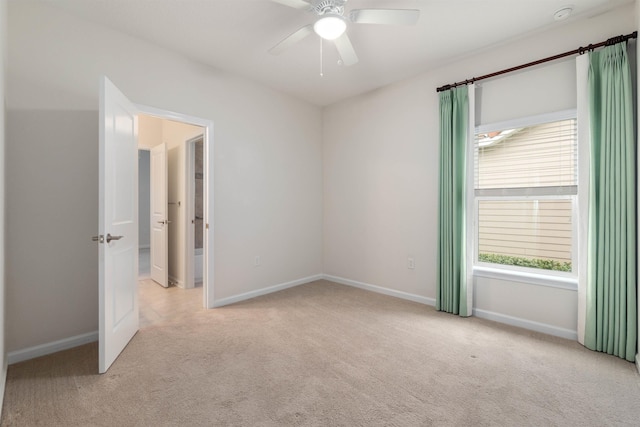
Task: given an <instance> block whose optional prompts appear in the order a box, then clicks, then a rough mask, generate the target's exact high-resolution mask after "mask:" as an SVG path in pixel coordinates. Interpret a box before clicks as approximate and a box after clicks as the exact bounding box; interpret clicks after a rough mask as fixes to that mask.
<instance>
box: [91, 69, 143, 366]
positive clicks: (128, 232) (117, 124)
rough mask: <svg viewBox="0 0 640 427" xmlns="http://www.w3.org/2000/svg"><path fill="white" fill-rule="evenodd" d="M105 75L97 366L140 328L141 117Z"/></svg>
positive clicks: (112, 358) (109, 359)
mask: <svg viewBox="0 0 640 427" xmlns="http://www.w3.org/2000/svg"><path fill="white" fill-rule="evenodd" d="M136 114H137V111H136V108H135V107H134V105H133V104H132V103H131V102H130V101H129V100H128V99H127V98H126V97H125V96H124V95H123V94H122V93H121V92H120V91H119V90H118V88H117V87H115V86H114V85H113V83H111V81H109V79H107V78H106V77H103V78H102V82H101V84H100V132H99V134H100V139H99V175H100V176H99V182H100V195H99V205H100V206H99V233H100V234H99V235H98V236H97V238H96V239H97V240H99V242H100V245H99V247H100V249H99V297H98V299H99V311H100V314H99V316H100V320H99V323H100V331H99V333H100V335H99V371H100V373H104V372H106V371H107V369H109V366H111V364H112V363H113V362H114V361H115V359H116V358H117V357H118V355H119V354H120V352H121V351H122V350H123V349H124V348H125V346H126V345H127V344H128V343H129V341H130V340H131V338H132V337H133V336H134V335H135V333H136V332H137V331H138V179H137V176H138V160H137V159H138V119H137V116H136Z"/></svg>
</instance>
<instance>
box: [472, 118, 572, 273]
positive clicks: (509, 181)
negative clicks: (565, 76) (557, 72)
mask: <svg viewBox="0 0 640 427" xmlns="http://www.w3.org/2000/svg"><path fill="white" fill-rule="evenodd" d="M547 119H548V118H547ZM541 120H542V119H532V120H531V121H530V123H526V122H524V121H522V122H520V123H519V124H518V126H508V127H505V126H495V127H491V126H483V127H481V128H479V129H478V130H477V132H476V138H475V146H474V202H475V203H474V206H475V218H476V221H475V223H476V226H475V231H474V232H475V239H474V240H475V253H476V254H477V255H476V264H480V265H482V264H491V265H492V266H494V267H499V268H505V269H511V270H522V271H532V270H531V269H534V270H533V271H535V272H545V273H548V272H551V271H553V272H555V273H553V274H567V272H568V273H575V272H576V271H577V270H576V268H575V264H576V262H575V260H576V259H577V256H576V255H577V254H576V250H574V247H575V242H576V233H577V232H576V229H577V227H576V226H577V224H576V212H575V211H576V206H577V194H578V156H577V154H578V153H577V151H578V144H577V123H576V119H575V114H570V115H569V114H563V117H561V118H560V119H559V118H558V117H557V116H556V117H554V118H553V119H552V120H546V121H541ZM557 272H560V273H557Z"/></svg>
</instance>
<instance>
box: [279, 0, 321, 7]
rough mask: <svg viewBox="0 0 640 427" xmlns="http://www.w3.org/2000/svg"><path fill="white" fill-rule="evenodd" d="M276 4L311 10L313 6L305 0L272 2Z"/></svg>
mask: <svg viewBox="0 0 640 427" xmlns="http://www.w3.org/2000/svg"><path fill="white" fill-rule="evenodd" d="M271 1H272V2H274V3H280V4H283V5H285V6H289V7H293V8H295V9H310V8H311V5H310V4H309V2H306V1H305V0H271Z"/></svg>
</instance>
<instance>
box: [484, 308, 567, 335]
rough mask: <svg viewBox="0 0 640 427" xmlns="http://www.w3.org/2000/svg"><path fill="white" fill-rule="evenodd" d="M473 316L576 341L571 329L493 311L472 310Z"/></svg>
mask: <svg viewBox="0 0 640 427" xmlns="http://www.w3.org/2000/svg"><path fill="white" fill-rule="evenodd" d="M473 315H474V316H476V317H480V318H482V319H487V320H493V321H494V322H498V323H504V324H506V325H511V326H517V327H519V328H524V329H529V330H531V331H536V332H542V333H543V334H547V335H553V336H556V337H560V338H567V339H570V340H573V341H577V340H578V332H577V331H572V330H571V329H565V328H561V327H559V326H553V325H549V324H547V323H540V322H535V321H533V320H527V319H522V318H519V317H513V316H508V315H506V314H501V313H495V312H493V311H487V310H481V309H479V308H474V309H473Z"/></svg>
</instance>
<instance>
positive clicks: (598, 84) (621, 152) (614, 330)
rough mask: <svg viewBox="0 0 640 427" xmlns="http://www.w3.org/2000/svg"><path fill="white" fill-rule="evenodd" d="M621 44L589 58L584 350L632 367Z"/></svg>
mask: <svg viewBox="0 0 640 427" xmlns="http://www.w3.org/2000/svg"><path fill="white" fill-rule="evenodd" d="M631 85H632V81H631V71H630V67H629V62H628V59H627V51H626V44H625V43H618V44H616V45H613V46H607V47H605V48H604V49H602V50H601V51H599V52H592V53H591V54H590V64H589V107H590V115H591V117H590V119H591V164H590V173H589V175H590V188H589V239H588V277H587V293H586V297H587V301H586V304H587V306H586V324H585V346H586V347H587V348H590V349H592V350H597V351H602V352H605V353H609V354H613V355H616V356H618V357H621V358H624V359H627V360H629V361H633V360H634V357H635V353H636V340H637V320H636V316H637V297H636V274H637V273H636V268H637V266H636V143H635V135H634V112H633V100H632V86H631Z"/></svg>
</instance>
